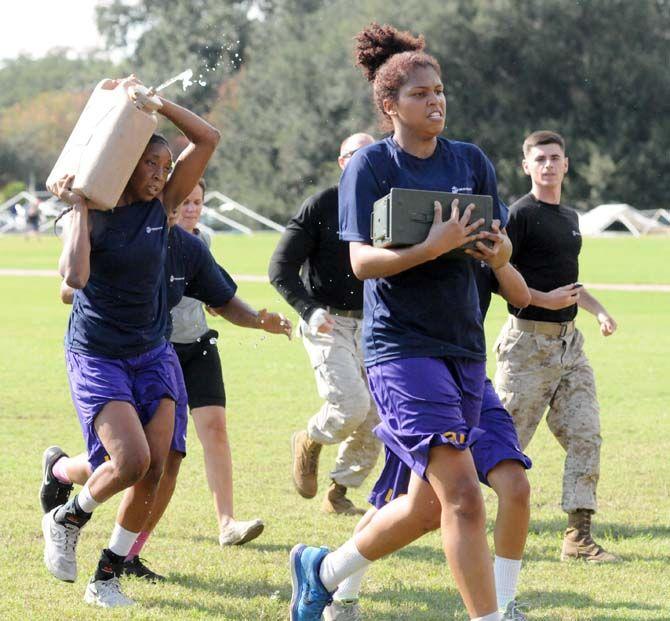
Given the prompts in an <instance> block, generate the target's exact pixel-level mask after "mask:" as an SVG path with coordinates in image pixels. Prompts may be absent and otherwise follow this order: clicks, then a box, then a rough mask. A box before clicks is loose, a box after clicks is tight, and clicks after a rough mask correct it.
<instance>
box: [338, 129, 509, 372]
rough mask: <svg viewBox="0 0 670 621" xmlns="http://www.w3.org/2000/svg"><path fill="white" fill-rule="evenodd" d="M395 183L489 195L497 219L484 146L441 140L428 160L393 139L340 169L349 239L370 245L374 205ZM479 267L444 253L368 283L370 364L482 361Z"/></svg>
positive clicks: (367, 351) (491, 171)
mask: <svg viewBox="0 0 670 621" xmlns="http://www.w3.org/2000/svg"><path fill="white" fill-rule="evenodd" d="M391 188H407V189H415V190H437V191H443V192H458V193H461V194H488V195H490V196H491V197H492V198H493V217H494V218H499V217H500V200H499V198H498V187H497V182H496V175H495V171H494V169H493V165H492V164H491V162H490V161H489V160H488V158H487V157H486V155H484V153H483V152H482V150H481V149H479V147H476V146H475V145H472V144H468V143H464V142H454V141H451V140H447V139H445V138H441V137H439V138H438V139H437V146H436V148H435V151H434V152H433V154H432V155H431V156H430V157H428V158H425V159H424V158H419V157H415V156H413V155H411V154H409V153H406V152H405V151H403V150H402V149H401V148H400V146H398V144H397V143H396V142H395V140H393V138H392V137H388V138H386V139H384V140H382V141H380V142H376V143H374V144H372V145H369V146H367V147H365V148H363V149H361V150H359V151H357V152H356V153H355V154H354V156H353V157H352V158H351V160H350V162H349V164H348V165H347V167H346V168H345V170H344V172H343V173H342V177H341V179H340V185H339V189H340V191H339V213H340V236H341V238H342V239H343V240H344V241H349V242H352V241H356V242H364V243H367V244H369V243H370V217H371V214H372V205H373V203H374V202H375V201H376V200H377V199H379V198H381V197H383V196H385V195H386V194H388V193H389V192H390V190H391ZM463 203H464V204H462V205H461V208H464V207H465V206H466V204H467V203H465V201H463ZM443 208H444V209H449V206H448V205H444V206H443ZM475 268H476V264H475V262H474V261H472V260H471V259H470V258H453V257H447V256H446V255H444V256H441V257H438V258H437V259H435V260H434V261H429V262H427V263H424V264H422V265H418V266H416V267H413V268H411V269H409V270H406V271H404V272H401V273H400V274H396V275H395V276H390V277H387V278H374V279H368V280H366V281H365V285H364V320H363V347H364V351H365V363H366V365H367V366H371V365H373V364H377V363H379V362H384V361H387V360H393V359H397V358H412V357H423V356H433V357H441V356H460V357H465V358H471V359H474V360H485V359H486V348H485V343H484V331H483V328H482V314H481V311H480V308H479V296H478V292H477V285H476V282H475V271H474V270H475Z"/></svg>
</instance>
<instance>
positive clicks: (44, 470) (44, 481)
mask: <svg viewBox="0 0 670 621" xmlns="http://www.w3.org/2000/svg"><path fill="white" fill-rule="evenodd" d="M55 448H56V449H59V450H60V447H58V446H50V447H49V448H47V449H46V450H45V451H44V453H42V485H40V494H39V499H40V505H41V506H42V511H43V512H44V513H49V511H51V509H53V507H51V509H48V508H46V507H45V506H44V499H43V497H42V494H43V492H44V488H45V487H46V486H47V485H48V484H49V482H48V481H47V457H48V456H49V452H50V451H51V450H52V449H55Z"/></svg>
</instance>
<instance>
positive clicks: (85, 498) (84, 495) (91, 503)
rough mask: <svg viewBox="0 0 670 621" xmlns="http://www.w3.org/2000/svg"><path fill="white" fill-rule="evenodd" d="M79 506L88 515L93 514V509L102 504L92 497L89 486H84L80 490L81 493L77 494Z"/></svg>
mask: <svg viewBox="0 0 670 621" xmlns="http://www.w3.org/2000/svg"><path fill="white" fill-rule="evenodd" d="M77 504H78V505H79V507H80V508H81V510H82V511H86V513H93V509H95V508H96V507H98V506H99V505H100V503H99V502H98V501H97V500H96V499H95V498H93V496H91V490H90V489H89V488H88V484H86V485H84V487H82V488H81V490H79V493H78V494H77Z"/></svg>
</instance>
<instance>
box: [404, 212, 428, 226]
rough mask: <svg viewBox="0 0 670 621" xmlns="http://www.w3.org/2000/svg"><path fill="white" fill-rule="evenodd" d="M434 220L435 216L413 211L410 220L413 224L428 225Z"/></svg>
mask: <svg viewBox="0 0 670 621" xmlns="http://www.w3.org/2000/svg"><path fill="white" fill-rule="evenodd" d="M433 218H434V216H433V214H427V213H420V212H418V211H413V212H412V213H411V214H410V216H409V219H410V220H411V221H412V222H423V223H428V224H430V223H432V222H433Z"/></svg>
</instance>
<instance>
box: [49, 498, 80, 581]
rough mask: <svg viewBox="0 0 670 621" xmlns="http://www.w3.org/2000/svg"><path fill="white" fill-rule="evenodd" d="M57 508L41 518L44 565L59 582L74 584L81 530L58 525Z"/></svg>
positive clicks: (71, 526) (71, 525)
mask: <svg viewBox="0 0 670 621" xmlns="http://www.w3.org/2000/svg"><path fill="white" fill-rule="evenodd" d="M58 509H59V507H56V508H55V509H52V510H51V511H49V513H45V514H44V516H43V517H42V533H43V534H44V564H45V565H46V566H47V569H48V570H49V573H51V575H53V576H55V577H56V578H58V579H59V580H64V581H65V582H74V581H75V580H76V579H77V541H78V540H79V533H80V532H81V529H80V528H79V527H78V526H75V525H74V524H59V523H58V522H56V520H54V514H55V513H56V511H58Z"/></svg>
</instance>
